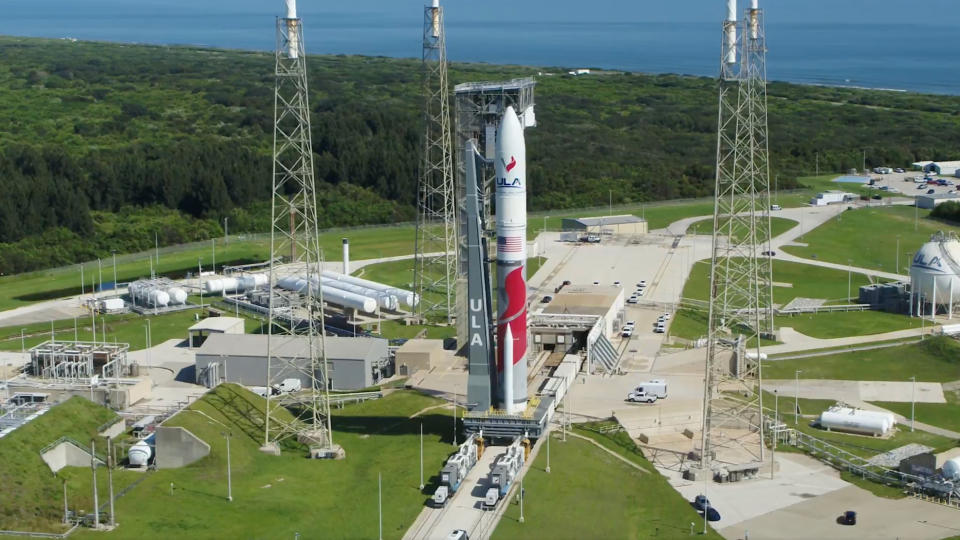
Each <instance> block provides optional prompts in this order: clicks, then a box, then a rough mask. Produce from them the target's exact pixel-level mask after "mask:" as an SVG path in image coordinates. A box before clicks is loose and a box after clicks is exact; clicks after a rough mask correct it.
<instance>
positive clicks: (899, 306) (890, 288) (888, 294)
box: [858, 281, 910, 314]
mask: <svg viewBox="0 0 960 540" xmlns="http://www.w3.org/2000/svg"><path fill="white" fill-rule="evenodd" d="M908 289H909V286H908V285H907V284H906V283H903V282H899V281H898V282H894V283H875V284H872V285H864V286H862V287H860V295H859V298H858V301H859V303H861V304H868V305H869V306H870V309H874V310H877V311H886V312H887V313H904V314H905V313H909V311H910V292H909V290H908Z"/></svg>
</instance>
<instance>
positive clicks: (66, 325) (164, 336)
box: [0, 310, 261, 351]
mask: <svg viewBox="0 0 960 540" xmlns="http://www.w3.org/2000/svg"><path fill="white" fill-rule="evenodd" d="M199 313H200V310H189V311H178V312H174V313H167V314H162V315H149V316H140V315H137V314H135V313H124V314H122V315H106V316H98V317H97V341H103V335H104V334H103V331H104V327H103V323H104V321H106V337H107V341H108V342H113V341H114V340H116V341H118V342H120V343H129V344H130V350H138V349H143V348H144V347H146V333H145V331H144V329H145V328H146V327H147V321H148V320H149V321H150V331H151V335H152V336H153V344H154V345H158V344H160V343H162V342H164V341H166V340H168V339H186V338H187V328H189V327H190V326H191V325H192V324H193V323H194V322H196V321H195V320H194V317H195V316H196V315H197V314H199ZM201 316H202V315H201ZM241 317H243V318H244V319H245V321H246V322H245V325H246V331H247V332H248V333H251V332H254V331H255V330H256V329H258V328H259V327H260V324H261V323H260V321H258V320H256V319H252V318H250V317H246V316H244V315H243V313H241ZM21 328H22V329H23V330H24V336H25V337H24V340H23V341H24V344H25V345H26V348H27V349H29V348H30V347H33V346H34V345H39V344H40V343H43V342H44V341H47V340H49V339H51V338H56V339H64V340H72V339H73V338H74V335H76V336H77V338H78V339H80V340H81V341H91V340H92V339H93V330H92V329H93V326H92V321H91V319H90V317H89V316H84V317H78V318H77V319H76V329H77V331H76V334H74V319H60V320H57V321H53V333H52V334H51V329H50V323H46V322H45V323H35V324H29V325H24V326H5V327H2V328H0V351H19V350H20V347H21V342H20V330H21Z"/></svg>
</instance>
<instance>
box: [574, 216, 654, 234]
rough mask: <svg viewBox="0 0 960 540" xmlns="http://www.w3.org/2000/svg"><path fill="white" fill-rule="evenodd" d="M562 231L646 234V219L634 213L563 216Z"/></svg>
mask: <svg viewBox="0 0 960 540" xmlns="http://www.w3.org/2000/svg"><path fill="white" fill-rule="evenodd" d="M561 226H562V227H563V230H564V231H574V232H581V233H584V234H646V233H647V232H648V231H647V221H646V220H645V219H643V218H639V217H637V216H634V215H630V214H627V215H623V216H603V217H582V218H563V221H562V225H561Z"/></svg>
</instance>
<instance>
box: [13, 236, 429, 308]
mask: <svg viewBox="0 0 960 540" xmlns="http://www.w3.org/2000/svg"><path fill="white" fill-rule="evenodd" d="M242 238H243V237H240V238H231V239H230V242H229V243H228V244H226V245H224V244H223V240H222V239H217V240H216V261H217V268H220V267H221V266H222V265H223V264H233V263H249V262H260V261H265V260H267V259H268V258H269V253H270V240H269V238H266V239H264V238H261V237H251V238H253V239H246V240H244V239H242ZM342 238H349V239H350V257H351V258H353V259H370V258H374V257H392V256H396V255H406V254H408V253H412V252H413V243H414V229H413V227H412V226H409V225H405V226H399V227H369V228H357V229H331V230H328V231H324V232H322V233H321V234H320V247H321V249H322V250H323V255H324V258H325V259H326V260H328V261H339V260H341V258H342V251H341V248H340V246H341V239H342ZM153 256H154V252H153V250H149V251H144V252H141V253H136V254H129V255H118V256H117V259H118V260H117V268H116V270H117V279H118V280H119V281H122V282H123V281H132V280H134V279H137V278H141V277H147V276H149V275H150V259H151V258H152V257H153ZM213 258H214V253H213V249H212V247H211V246H210V245H209V244H207V245H203V246H199V247H197V246H196V245H195V244H190V245H185V246H182V247H180V248H178V247H177V246H173V247H167V248H163V249H162V250H161V251H160V262H159V264H156V262H154V265H155V271H156V272H157V273H158V274H161V275H166V276H173V277H177V276H182V275H183V274H185V273H186V272H194V271H196V269H197V262H198V260H200V259H202V264H203V268H204V269H205V270H209V268H210V264H211V260H212V259H213ZM83 268H84V281H85V282H86V285H85V287H84V288H85V290H87V291H89V290H90V287H91V283H93V282H94V281H97V282H99V271H98V268H97V262H96V261H93V262H87V263H85V264H84V265H83ZM113 271H114V269H113V266H112V260H111V259H103V261H102V272H103V281H104V282H105V283H106V282H108V281H113ZM95 277H96V279H95ZM75 294H80V266H79V265H76V266H71V267H64V268H54V269H50V270H41V271H37V272H30V273H27V274H18V275H14V276H3V277H0V310H5V309H11V308H15V307H19V306H24V305H28V304H31V303H33V302H37V301H40V300H49V299H52V298H60V297H63V296H70V295H75Z"/></svg>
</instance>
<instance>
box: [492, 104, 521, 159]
mask: <svg viewBox="0 0 960 540" xmlns="http://www.w3.org/2000/svg"><path fill="white" fill-rule="evenodd" d="M497 153H498V154H502V155H506V154H510V155H513V156H516V158H517V159H520V157H521V156H523V155H525V154H526V152H525V145H524V140H523V126H522V125H520V118H519V117H517V113H516V111H514V110H513V107H507V110H505V111H504V112H503V118H501V119H500V128H499V129H498V130H497ZM508 161H509V160H508Z"/></svg>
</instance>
